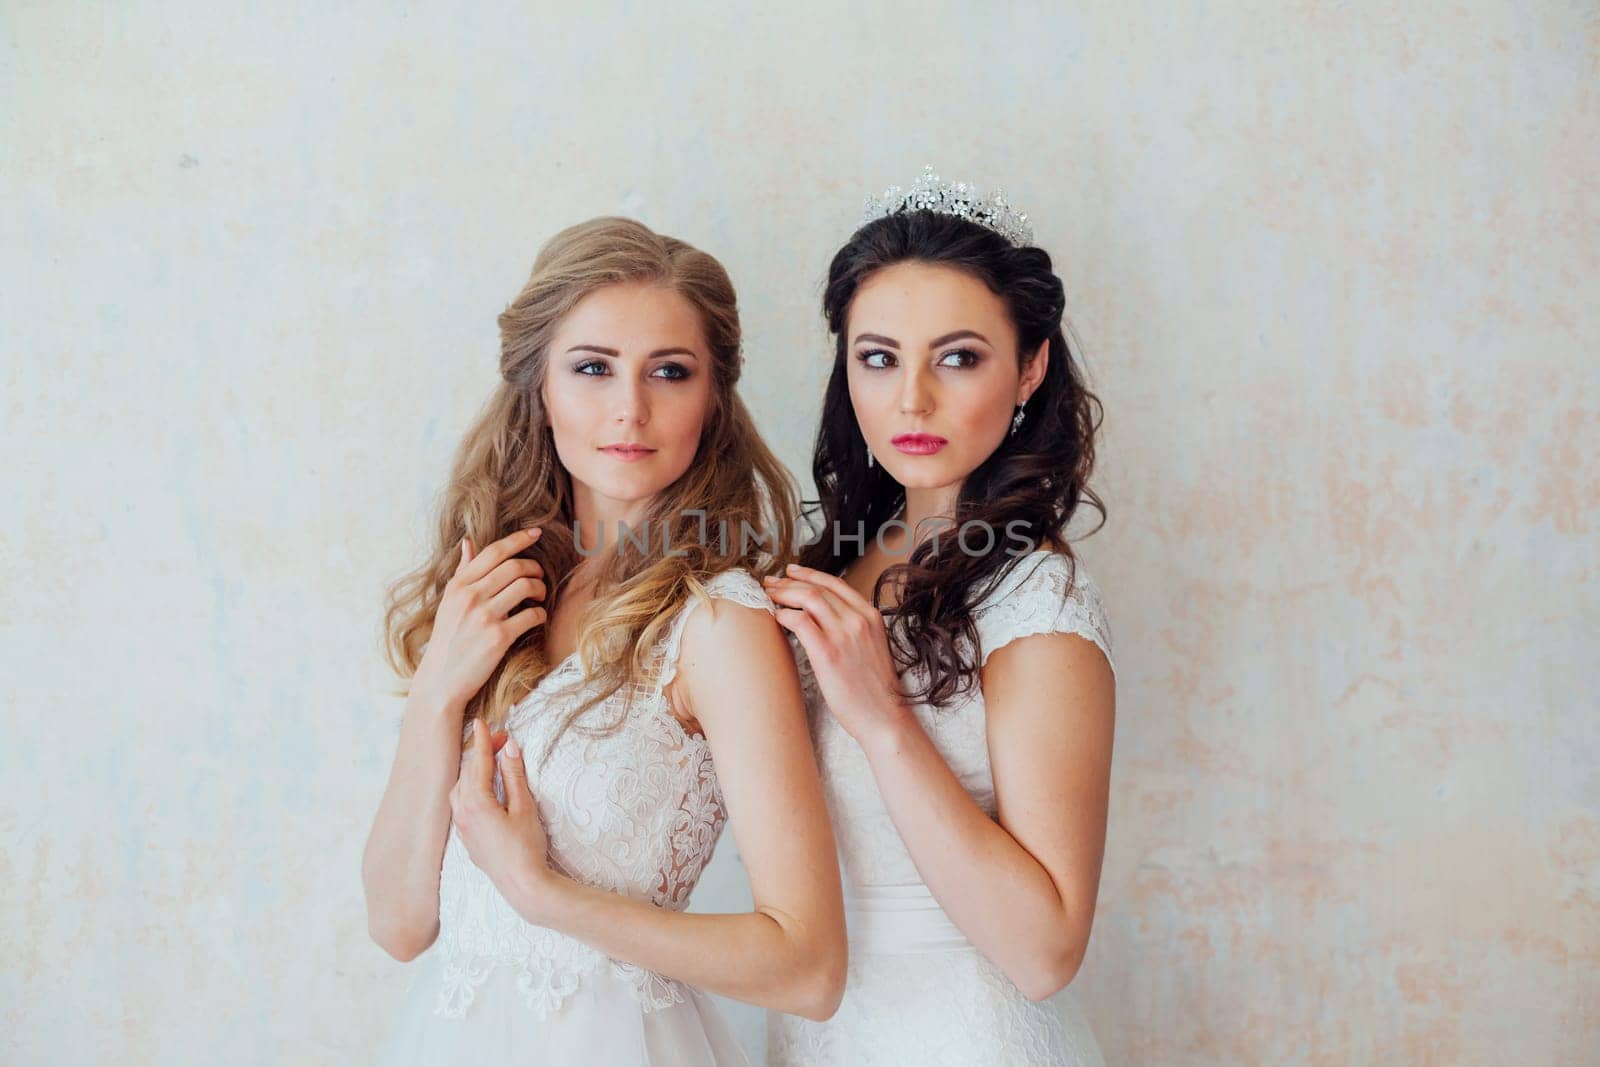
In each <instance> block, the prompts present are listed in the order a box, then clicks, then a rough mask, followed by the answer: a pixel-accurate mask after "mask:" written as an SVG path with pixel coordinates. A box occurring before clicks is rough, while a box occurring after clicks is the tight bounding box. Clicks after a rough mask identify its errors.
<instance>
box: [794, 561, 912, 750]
mask: <svg viewBox="0 0 1600 1067" xmlns="http://www.w3.org/2000/svg"><path fill="white" fill-rule="evenodd" d="M788 574H789V577H787V578H778V577H776V576H770V577H768V578H767V580H766V587H767V595H768V596H770V597H771V598H772V600H773V602H774V603H776V604H778V605H779V608H778V622H780V623H781V624H782V625H783V627H784V629H786V630H788V631H789V632H791V633H793V634H794V635H795V636H796V637H798V638H799V639H800V643H801V645H803V646H804V647H805V650H806V658H807V659H809V660H810V661H811V668H812V672H813V673H814V674H815V675H816V678H817V686H818V688H819V689H821V691H822V697H823V699H824V700H826V701H827V703H828V707H829V709H830V710H831V711H832V712H833V717H834V718H836V719H838V720H839V725H840V726H842V727H844V729H845V732H846V733H848V734H849V735H850V736H851V737H853V738H855V739H856V741H857V743H859V744H861V745H863V746H865V745H867V744H868V743H869V741H870V739H872V738H873V737H874V736H875V735H877V734H879V733H882V732H884V731H888V730H893V729H896V728H898V727H900V726H902V725H904V724H905V722H906V721H907V720H908V719H909V718H910V708H909V706H908V705H907V703H906V699H905V696H904V694H903V693H902V691H901V689H900V678H899V675H898V673H897V672H896V671H895V668H894V660H893V658H892V657H891V656H890V654H889V635H888V633H887V632H886V631H885V630H884V626H883V614H882V613H881V612H880V611H879V610H878V609H877V608H876V607H875V606H873V605H872V604H869V603H868V602H867V600H866V598H865V597H863V596H862V595H861V594H860V593H858V592H856V591H855V590H854V589H852V588H851V587H850V585H849V583H847V582H846V581H844V580H843V579H842V578H835V577H834V576H833V575H831V574H824V573H823V572H822V571H818V570H813V569H812V568H810V567H801V566H799V565H798V564H792V563H791V564H790V565H789V568H788Z"/></svg>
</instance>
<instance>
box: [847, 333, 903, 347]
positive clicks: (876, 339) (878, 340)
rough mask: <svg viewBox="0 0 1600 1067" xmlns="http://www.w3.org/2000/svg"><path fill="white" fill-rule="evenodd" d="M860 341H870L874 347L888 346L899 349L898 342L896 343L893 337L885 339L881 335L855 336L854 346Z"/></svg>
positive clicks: (860, 334)
mask: <svg viewBox="0 0 1600 1067" xmlns="http://www.w3.org/2000/svg"><path fill="white" fill-rule="evenodd" d="M862 341H871V342H872V343H873V344H875V345H888V346H889V347H890V348H899V347H900V342H899V341H896V340H895V339H894V338H893V337H885V336H883V334H881V333H858V334H856V344H860V343H861V342H862Z"/></svg>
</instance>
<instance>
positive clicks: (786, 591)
mask: <svg viewBox="0 0 1600 1067" xmlns="http://www.w3.org/2000/svg"><path fill="white" fill-rule="evenodd" d="M767 595H768V596H770V597H771V598H772V599H773V601H774V602H775V603H778V604H783V605H785V606H787V607H791V608H804V609H805V610H806V611H807V612H808V613H809V614H810V615H811V617H812V619H814V620H815V621H816V623H817V625H818V626H819V627H821V629H822V630H823V632H825V633H827V634H829V635H830V636H838V635H843V634H845V633H846V632H847V631H846V630H845V629H844V617H843V614H842V612H843V608H842V606H841V605H840V604H838V603H837V602H836V601H835V600H834V598H833V597H832V595H831V594H829V593H828V591H827V590H825V589H823V588H822V587H821V586H817V585H812V584H811V583H809V582H803V581H799V580H797V579H792V578H779V579H777V580H775V581H769V582H767Z"/></svg>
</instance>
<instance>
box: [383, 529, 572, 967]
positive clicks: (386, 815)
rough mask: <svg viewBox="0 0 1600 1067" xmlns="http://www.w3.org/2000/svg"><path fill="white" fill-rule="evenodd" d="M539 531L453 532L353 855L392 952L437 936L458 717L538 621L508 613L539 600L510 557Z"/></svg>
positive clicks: (537, 573) (530, 574)
mask: <svg viewBox="0 0 1600 1067" xmlns="http://www.w3.org/2000/svg"><path fill="white" fill-rule="evenodd" d="M538 536H539V535H538V531H537V530H533V529H529V530H519V531H517V532H515V533H512V534H508V535H507V536H505V537H502V538H500V539H499V540H497V541H495V542H493V543H491V544H489V545H487V546H486V547H485V548H484V549H483V551H482V552H474V550H473V546H472V542H471V541H469V540H467V539H466V538H463V539H462V548H461V560H460V562H459V563H458V564H457V565H456V570H455V573H454V574H453V575H452V576H451V578H450V581H449V582H448V583H447V584H446V586H445V592H444V595H443V597H442V598H441V600H440V604H439V608H438V611H437V612H436V616H435V619H434V628H433V633H432V635H431V637H430V638H429V640H428V647H427V650H426V651H425V652H424V654H423V657H422V663H421V664H419V665H418V667H417V673H416V677H415V678H414V679H413V681H412V686H411V694H410V696H408V697H407V698H406V709H405V716H404V718H403V719H402V720H401V723H400V743H399V746H398V747H397V749H396V750H395V757H394V765H393V767H392V768H391V769H390V771H389V783H388V785H387V786H386V787H385V789H384V792H383V800H382V801H381V802H380V803H379V805H378V814H377V815H376V817H375V818H374V819H373V822H372V830H371V832H370V833H369V834H368V836H367V845H366V849H365V850H364V851H363V852H362V855H361V882H362V886H363V888H364V889H365V891H366V898H367V932H368V933H369V934H370V935H371V937H372V939H373V940H374V941H376V942H377V943H378V944H379V945H380V946H381V947H382V948H383V950H384V951H385V952H387V953H389V954H390V955H391V956H393V957H394V958H395V959H398V960H402V961H404V960H411V959H415V958H416V957H417V956H418V955H420V954H421V953H422V952H423V950H425V949H426V948H427V947H428V946H429V945H431V944H433V940H434V938H435V937H437V936H438V935H439V868H440V866H441V864H442V863H443V860H444V845H445V841H446V839H447V837H448V835H449V832H450V790H451V789H452V788H453V787H454V786H455V784H456V781H457V780H458V778H459V777H460V772H461V727H462V716H463V713H464V711H465V708H466V706H467V702H468V701H469V700H470V699H471V698H472V696H473V695H474V694H475V693H476V692H477V691H478V690H479V689H480V688H482V686H483V683H484V681H485V680H486V679H487V678H488V676H489V674H490V673H491V672H492V671H493V670H494V668H495V667H496V666H497V665H498V664H499V663H500V660H501V658H502V657H503V656H504V655H505V652H506V649H507V648H509V647H510V645H511V642H512V641H514V640H516V638H517V637H518V636H519V635H521V634H523V633H525V632H527V631H528V630H529V629H531V628H532V627H534V626H536V625H538V624H539V623H541V622H543V621H544V617H545V610H544V608H542V607H533V608H524V609H523V610H521V611H516V612H513V611H512V609H513V608H514V607H516V606H517V605H518V604H519V603H521V602H523V601H524V600H526V599H534V600H542V599H544V595H545V587H544V582H543V580H542V576H543V571H542V570H541V569H540V567H539V564H538V563H536V562H535V561H533V560H529V559H519V558H515V555H516V553H518V552H520V551H522V550H524V549H526V548H528V546H530V545H532V544H533V542H534V541H536V540H537V539H538Z"/></svg>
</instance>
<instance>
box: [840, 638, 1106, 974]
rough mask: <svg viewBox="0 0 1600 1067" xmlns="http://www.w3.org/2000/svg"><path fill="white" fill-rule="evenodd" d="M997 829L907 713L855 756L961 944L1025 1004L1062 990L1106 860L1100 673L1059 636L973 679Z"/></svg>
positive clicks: (997, 658) (1080, 641)
mask: <svg viewBox="0 0 1600 1067" xmlns="http://www.w3.org/2000/svg"><path fill="white" fill-rule="evenodd" d="M982 684H983V694H984V702H985V705H986V708H987V713H988V736H989V762H990V768H991V770H992V772H993V774H994V782H995V792H996V796H997V800H998V805H999V821H998V822H996V821H994V820H991V819H990V818H989V817H988V815H987V814H985V813H984V811H983V809H982V808H980V807H978V805H977V803H976V802H975V801H974V800H973V799H972V797H971V796H970V795H968V793H967V791H966V790H965V789H964V788H962V786H961V783H960V782H959V781H957V779H956V777H955V775H954V773H953V772H952V771H951V770H950V766H949V764H947V763H946V762H945V761H944V758H943V757H942V756H940V755H939V752H938V750H937V749H935V748H934V745H933V742H932V740H931V739H929V737H928V735H927V733H926V732H925V731H923V729H922V727H921V726H920V725H919V724H918V723H917V721H916V720H915V719H914V718H912V717H911V716H910V714H909V713H906V714H905V715H904V716H903V717H900V718H897V719H894V720H890V721H889V724H888V725H887V726H885V727H884V728H883V729H881V730H880V732H878V733H875V734H871V735H868V740H867V741H866V743H865V744H864V746H863V747H864V749H865V751H866V753H867V758H868V761H869V762H870V764H871V766H872V770H873V775H874V777H875V778H876V779H877V782H878V788H879V790H880V791H881V792H882V794H883V798H884V802H885V804H886V806H887V807H888V810H889V816H890V818H891V819H893V820H894V824H895V827H896V829H898V830H899V832H900V837H901V839H902V840H903V841H904V842H905V844H906V848H907V849H908V850H909V851H910V853H911V858H912V860H913V861H914V862H915V864H916V866H917V870H918V872H919V873H920V874H921V875H922V878H923V881H924V882H926V883H927V885H928V888H929V890H931V891H932V893H933V895H934V897H935V898H936V899H937V900H938V901H939V904H940V906H941V907H943V908H944V910H945V912H946V914H948V915H949V916H950V919H951V921H952V922H954V923H955V924H956V926H957V927H959V928H960V930H961V932H962V933H963V934H965V935H966V936H967V939H968V940H969V941H971V942H972V943H973V945H974V946H975V947H976V948H977V949H978V950H979V951H980V952H982V953H983V954H984V955H985V956H987V957H988V958H989V959H991V960H992V961H994V963H995V964H996V965H997V966H998V967H1000V969H1001V970H1002V971H1004V972H1005V973H1006V975H1007V977H1009V978H1010V979H1011V980H1012V981H1013V982H1015V983H1016V985H1017V987H1018V988H1020V989H1021V990H1022V991H1023V992H1024V993H1025V994H1027V995H1028V996H1029V997H1031V998H1033V999H1036V1000H1038V999H1043V998H1044V997H1047V996H1049V995H1051V994H1052V993H1054V992H1056V991H1057V990H1058V989H1060V988H1061V987H1062V986H1065V985H1066V984H1067V983H1068V982H1070V981H1072V978H1073V976H1074V975H1076V974H1077V971H1078V968H1079V966H1080V965H1081V964H1082V962H1083V957H1084V953H1085V951H1086V950H1087V948H1088V944H1089V931H1090V927H1091V925H1092V924H1093V921H1094V909H1095V897H1096V894H1097V890H1098V888H1099V884H1100V867H1101V861H1102V859H1103V857H1104V854H1105V834H1106V812H1107V805H1108V800H1109V793H1110V778H1111V773H1110V772H1111V745H1112V733H1113V719H1114V713H1115V697H1114V687H1113V683H1112V676H1111V668H1110V666H1109V665H1108V664H1107V663H1106V659H1105V656H1104V655H1103V654H1102V653H1101V651H1100V650H1099V649H1098V648H1097V647H1096V646H1095V645H1094V644H1093V643H1092V642H1090V641H1088V640H1085V639H1084V638H1082V637H1077V636H1075V635H1072V634H1054V633H1053V634H1037V635H1034V636H1031V637H1025V638H1022V639H1020V640H1018V641H1014V642H1012V643H1011V644H1008V645H1006V646H1005V647H1004V648H1001V649H998V650H996V651H995V653H994V654H993V655H992V656H990V658H989V662H988V663H987V664H986V665H985V667H984V668H983V678H982Z"/></svg>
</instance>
